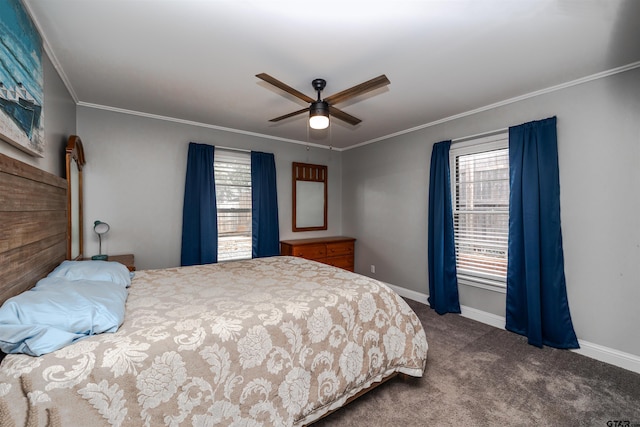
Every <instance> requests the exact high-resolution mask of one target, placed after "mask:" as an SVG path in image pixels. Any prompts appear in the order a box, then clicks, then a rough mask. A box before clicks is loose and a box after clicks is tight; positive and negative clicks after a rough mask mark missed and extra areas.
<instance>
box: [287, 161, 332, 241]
mask: <svg viewBox="0 0 640 427" xmlns="http://www.w3.org/2000/svg"><path fill="white" fill-rule="evenodd" d="M327 177H328V175H327V167H326V166H324V165H314V164H310V163H297V162H293V165H292V175H291V181H292V185H293V191H292V194H293V197H292V199H293V203H292V211H293V214H292V228H293V231H313V230H326V229H327ZM298 182H303V183H305V184H306V183H320V184H322V186H323V189H322V190H320V191H321V193H322V197H323V205H324V208H323V212H316V213H314V215H318V216H321V217H322V218H323V219H322V224H317V225H316V224H313V225H309V226H301V227H299V226H298V220H297V216H298V214H299V213H300V209H299V208H298V207H297V205H298V202H302V203H304V200H306V199H305V197H307V196H308V195H306V194H303V193H300V194H298ZM301 199H302V200H301Z"/></svg>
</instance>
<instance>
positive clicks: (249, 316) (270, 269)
mask: <svg viewBox="0 0 640 427" xmlns="http://www.w3.org/2000/svg"><path fill="white" fill-rule="evenodd" d="M3 161H4V163H5V164H6V163H7V159H0V166H1V165H2V164H3V163H2V162H3ZM10 163H13V162H10ZM5 169H7V168H6V167H5ZM14 169H15V168H14ZM18 169H19V170H21V171H24V170H25V168H24V167H22V166H21V167H20V168H18ZM26 169H30V168H26ZM2 172H3V171H2V170H1V168H0V197H9V196H7V195H6V194H5V196H2V195H1V194H2V190H1V188H2V185H3V182H4V180H5V178H6V177H3V174H2ZM31 172H33V171H31ZM13 177H15V175H13ZM12 179H13V178H12ZM30 179H31V178H30ZM54 181H55V180H54ZM54 192H56V193H57V190H56V191H54ZM3 227H4V225H3ZM3 232H4V230H3ZM65 241H66V236H65ZM30 244H31V243H30ZM54 246H57V245H54ZM0 249H2V247H0ZM21 251H23V252H24V249H21ZM8 252H11V249H10V250H8ZM5 253H6V251H5ZM0 256H2V257H4V256H5V254H3V253H2V252H1V251H0ZM57 257H58V256H54V257H53V258H57ZM3 262H4V258H3ZM76 264H82V265H87V264H85V263H84V262H76ZM25 265H26V267H25V266H22V267H21V271H27V270H29V267H28V265H29V262H25ZM53 267H55V265H53V266H49V267H48V268H49V271H50V270H52V269H53ZM3 268H4V265H3ZM57 270H58V269H56V270H54V272H55V271H57ZM29 271H30V270H29ZM49 271H47V272H45V273H44V274H42V272H40V274H39V275H40V276H44V275H47V274H50V273H49ZM51 274H53V273H51ZM22 276H23V277H27V279H26V281H28V282H30V286H33V284H34V283H35V282H36V280H38V279H40V277H34V275H33V274H23V275H22ZM47 279H49V278H44V279H42V280H47ZM95 283H97V284H98V286H99V284H100V282H95ZM21 286H22V285H21ZM27 287H29V286H27ZM11 288H12V290H13V292H11V293H12V294H14V295H15V290H16V289H17V288H18V287H16V285H15V284H14V285H13V286H12V287H11ZM36 288H37V287H36ZM127 293H128V296H127V299H126V307H125V311H124V322H123V323H122V324H121V325H120V327H119V329H118V330H117V332H112V333H102V334H96V335H89V336H87V337H85V338H82V339H79V340H77V341H74V342H73V343H72V344H70V345H67V346H65V347H62V348H60V349H58V350H55V351H52V352H50V353H47V354H44V355H41V356H38V357H34V356H29V355H25V354H9V355H7V356H6V357H4V359H3V360H2V363H1V365H0V419H2V420H3V425H4V423H7V424H9V425H11V424H10V423H14V424H15V425H19V426H21V425H27V424H28V425H46V424H47V423H49V424H51V425H56V424H57V425H63V426H72V425H83V426H87V425H91V426H93V425H115V426H120V425H122V426H139V425H149V426H156V425H242V426H261V425H264V426H269V425H276V426H298V425H308V424H310V423H312V422H314V421H316V420H318V419H319V418H321V417H323V416H325V415H326V414H328V413H330V412H332V411H334V410H336V409H338V408H340V407H342V406H344V405H345V404H346V403H348V402H349V401H351V400H352V399H353V398H355V397H357V396H359V395H360V394H362V393H364V392H366V391H368V390H370V389H371V388H373V387H375V386H376V385H379V384H381V383H383V382H384V381H386V380H387V379H389V378H391V377H393V376H394V375H396V374H405V375H410V376H416V377H419V376H421V375H422V374H423V372H424V368H425V363H426V357H427V348H428V346H427V341H426V338H425V333H424V330H423V328H422V325H421V323H420V321H419V319H418V318H417V316H416V315H415V313H414V312H413V311H412V310H411V308H410V307H409V306H408V305H407V304H406V302H405V301H404V300H403V299H402V298H400V297H399V296H398V295H397V294H396V293H394V292H393V291H392V290H391V289H389V288H388V287H387V286H386V285H385V284H383V283H381V282H379V281H376V280H373V279H371V278H368V277H365V276H361V275H358V274H355V273H351V272H348V271H346V270H342V269H339V268H336V267H332V266H328V265H325V264H320V263H317V262H314V261H308V260H304V259H302V258H296V257H270V258H260V259H253V260H246V261H238V262H229V263H221V264H211V265H202V266H191V267H179V268H167V269H161V270H143V271H138V272H136V273H135V277H134V278H133V279H132V280H131V282H130V286H129V287H128V288H127ZM0 295H2V293H1V292H0ZM6 298H8V297H7V296H6V294H5V297H4V299H6Z"/></svg>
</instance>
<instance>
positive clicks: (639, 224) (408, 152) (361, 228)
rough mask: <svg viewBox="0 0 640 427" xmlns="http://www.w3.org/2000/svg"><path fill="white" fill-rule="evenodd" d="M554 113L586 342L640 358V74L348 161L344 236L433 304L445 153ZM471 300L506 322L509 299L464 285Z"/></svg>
mask: <svg viewBox="0 0 640 427" xmlns="http://www.w3.org/2000/svg"><path fill="white" fill-rule="evenodd" d="M554 115H556V116H557V117H558V155H559V162H560V187H561V221H562V231H563V240H564V255H565V274H566V278H567V292H568V295H569V304H570V309H571V314H572V317H573V321H574V326H575V329H576V333H577V335H578V338H579V339H582V340H586V341H589V342H591V343H596V344H599V345H603V346H606V347H610V348H613V349H617V350H620V351H623V352H627V353H631V354H634V355H640V335H639V333H638V325H640V310H638V308H637V307H638V303H639V302H640V215H639V214H638V212H640V167H639V165H640V69H637V68H636V69H634V70H631V71H627V72H624V73H620V74H616V75H613V76H609V77H606V78H602V79H598V80H594V81H591V82H587V83H583V84H580V85H576V86H572V87H568V88H565V89H562V90H558V91H555V92H552V93H548V94H544V95H540V96H537V97H534V98H529V99H526V100H523V101H519V102H515V103H512V104H509V105H505V106H501V107H498V108H494V109H491V110H488V111H484V112H481V113H478V114H474V115H471V116H467V117H464V118H460V119H457V120H453V121H449V122H446V123H443V124H440V125H436V126H432V127H428V128H425V129H422V130H419V131H416V132H412V133H409V134H405V135H402V136H398V137H395V138H392V139H388V140H384V141H380V142H377V143H373V144H370V145H366V146H362V147H359V148H355V149H351V150H348V151H345V152H343V158H342V162H343V187H342V209H343V231H344V234H346V235H351V236H353V237H356V238H357V239H358V240H357V244H356V271H357V272H359V273H362V274H366V275H369V276H373V277H376V278H377V279H380V280H383V281H385V282H388V283H391V284H394V285H397V286H401V287H404V288H406V289H409V290H413V291H416V292H420V293H422V294H428V278H427V277H428V275H427V269H428V267H427V220H428V219H427V200H428V185H429V161H430V156H431V149H432V146H433V144H434V143H436V142H438V141H441V140H445V139H456V138H461V137H465V136H470V135H475V134H479V133H482V132H488V131H493V130H497V129H501V128H506V127H508V126H513V125H518V124H521V123H524V122H528V121H532V120H537V119H543V118H546V117H550V116H554ZM371 264H374V265H375V266H376V274H375V275H373V274H371V273H370V265H371ZM460 299H461V304H463V305H465V306H468V307H472V308H476V309H479V310H483V311H487V312H489V313H493V314H496V315H499V316H504V314H505V294H503V293H497V292H492V291H488V290H484V289H479V288H474V287H469V286H463V285H461V286H460Z"/></svg>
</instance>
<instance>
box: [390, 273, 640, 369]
mask: <svg viewBox="0 0 640 427" xmlns="http://www.w3.org/2000/svg"><path fill="white" fill-rule="evenodd" d="M386 285H387V286H389V287H390V288H391V289H393V290H394V291H396V293H397V294H398V295H400V296H402V297H404V298H409V299H411V300H414V301H418V302H421V303H423V304H428V298H429V295H427V294H424V293H421V292H416V291H412V290H411V289H406V288H402V287H400V286H395V285H391V284H389V283H386ZM460 310H461V311H462V313H461V316H463V317H467V318H469V319H472V320H476V321H478V322H481V323H485V324H487V325H491V326H493V327H496V328H499V329H504V326H505V322H506V321H505V318H504V317H502V316H498V315H495V314H492V313H488V312H486V311H482V310H478V309H477V308H473V307H467V306H464V305H462V306H460ZM578 343H579V344H580V348H579V349H577V350H571V351H573V352H575V353H578V354H581V355H583V356H587V357H590V358H592V359H596V360H599V361H601V362H605V363H608V364H610V365H614V366H618V367H620V368H623V369H627V370H629V371H633V372H636V373H639V374H640V356H636V355H635V354H630V353H625V352H623V351H619V350H615V349H613V348H609V347H605V346H602V345H599V344H594V343H591V342H589V341H585V340H581V339H578Z"/></svg>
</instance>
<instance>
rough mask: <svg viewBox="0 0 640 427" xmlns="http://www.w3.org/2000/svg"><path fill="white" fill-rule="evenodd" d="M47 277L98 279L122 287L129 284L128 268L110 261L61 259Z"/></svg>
mask: <svg viewBox="0 0 640 427" xmlns="http://www.w3.org/2000/svg"><path fill="white" fill-rule="evenodd" d="M48 277H62V278H65V279H69V280H98V281H101V282H113V283H118V284H120V285H122V286H124V287H129V285H131V275H130V274H129V269H128V268H127V267H125V266H124V265H122V264H120V263H119V262H112V261H63V262H62V264H60V265H59V266H57V267H56V268H55V270H53V271H52V272H51V273H49V276H48Z"/></svg>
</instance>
